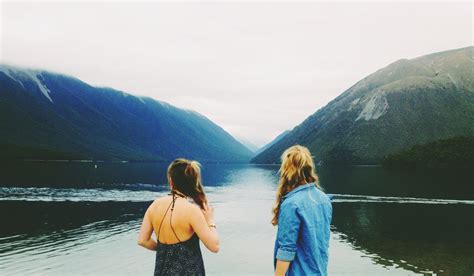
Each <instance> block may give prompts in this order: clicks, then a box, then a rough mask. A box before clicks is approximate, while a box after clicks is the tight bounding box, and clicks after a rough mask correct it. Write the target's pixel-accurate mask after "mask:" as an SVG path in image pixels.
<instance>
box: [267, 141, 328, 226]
mask: <svg viewBox="0 0 474 276" xmlns="http://www.w3.org/2000/svg"><path fill="white" fill-rule="evenodd" d="M279 172H280V181H279V183H278V188H277V196H276V201H275V205H274V207H273V219H272V224H273V225H277V224H278V215H279V214H280V206H281V202H282V199H283V197H284V196H285V195H286V194H288V193H289V192H290V191H291V190H293V189H294V188H296V187H297V186H299V185H302V184H305V183H312V182H315V185H316V187H318V188H319V189H321V187H320V186H319V179H318V176H317V174H316V171H315V166H314V162H313V158H312V156H311V153H310V152H309V150H308V148H306V147H303V146H300V145H295V146H292V147H290V148H288V149H286V150H285V152H283V154H282V155H281V167H280V171H279Z"/></svg>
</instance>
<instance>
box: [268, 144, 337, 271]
mask: <svg viewBox="0 0 474 276" xmlns="http://www.w3.org/2000/svg"><path fill="white" fill-rule="evenodd" d="M281 161H282V163H281V168H280V182H279V185H278V190H277V198H276V202H275V206H274V208H273V219H272V224H273V225H275V226H276V225H277V226H278V232H277V237H276V241H275V253H274V265H275V275H285V274H286V275H327V264H328V248H329V235H330V229H329V228H330V224H331V218H332V206H331V202H330V200H329V198H328V196H327V195H326V194H325V193H324V192H323V191H322V190H321V187H320V185H319V181H318V176H317V175H316V172H315V166H314V162H313V158H312V156H311V153H310V152H309V150H308V149H307V148H306V147H303V146H300V145H296V146H292V147H290V148H288V149H287V150H285V152H284V153H283V155H282V156H281Z"/></svg>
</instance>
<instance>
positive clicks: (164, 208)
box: [149, 196, 197, 244]
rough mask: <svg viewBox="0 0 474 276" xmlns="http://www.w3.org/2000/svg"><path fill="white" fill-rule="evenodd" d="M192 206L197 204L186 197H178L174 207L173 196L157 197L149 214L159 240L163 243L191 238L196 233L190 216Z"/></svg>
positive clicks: (173, 242) (172, 242)
mask: <svg viewBox="0 0 474 276" xmlns="http://www.w3.org/2000/svg"><path fill="white" fill-rule="evenodd" d="M192 208H197V206H194V204H192V203H190V202H188V201H187V200H186V199H185V198H181V197H176V199H175V202H174V207H173V198H172V196H167V197H162V198H158V199H156V200H155V201H154V202H153V204H152V205H151V206H150V208H149V212H150V213H149V215H150V221H151V223H152V225H153V230H154V232H155V235H156V237H157V240H158V241H159V242H160V243H162V244H176V243H179V242H183V241H187V240H189V239H190V238H191V237H192V236H193V234H194V230H193V228H192V226H191V220H190V216H189V214H191V213H192V212H191V211H192ZM160 227H161V228H160Z"/></svg>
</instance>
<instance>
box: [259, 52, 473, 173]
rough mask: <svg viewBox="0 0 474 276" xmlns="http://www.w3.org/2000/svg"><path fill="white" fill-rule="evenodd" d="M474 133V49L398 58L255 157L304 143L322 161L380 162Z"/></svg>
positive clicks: (271, 157)
mask: <svg viewBox="0 0 474 276" xmlns="http://www.w3.org/2000/svg"><path fill="white" fill-rule="evenodd" d="M456 136H466V137H470V136H474V47H467V48H462V49H455V50H450V51H445V52H439V53H434V54H430V55H426V56H422V57H418V58H415V59H411V60H407V59H402V60H398V61H396V62H394V63H392V64H390V65H388V66H387V67H385V68H382V69H380V70H378V71H377V72H375V73H373V74H371V75H369V76H368V77H366V78H364V79H362V80H361V81H359V82H357V83H356V84H355V85H354V86H352V87H350V88H349V89H348V90H346V91H345V92H344V93H342V94H341V95H340V96H338V97H337V98H336V99H334V100H333V101H331V102H329V103H328V104H327V105H326V106H325V107H323V108H321V109H319V110H318V111H317V112H316V113H314V114H313V115H311V116H310V117H308V118H307V119H306V120H305V121H303V122H302V123H301V124H300V125H298V126H297V127H295V128H294V129H293V130H292V131H291V132H290V133H288V134H286V135H285V137H283V139H281V140H279V141H277V142H276V143H274V144H273V145H271V146H269V147H268V148H267V149H266V150H264V151H263V152H261V153H260V154H258V155H257V156H256V157H254V158H253V159H252V162H253V163H278V162H279V158H280V155H281V153H282V152H283V151H284V150H285V148H287V147H289V146H291V145H294V144H302V145H305V146H307V147H309V148H310V150H311V151H312V153H313V155H314V157H315V160H316V161H323V162H328V163H348V164H379V163H380V162H381V161H382V160H383V158H384V157H385V156H387V155H390V154H395V153H397V152H400V151H403V150H406V149H409V148H411V147H412V146H414V145H417V144H426V143H429V142H433V141H436V140H440V139H447V138H452V137H456Z"/></svg>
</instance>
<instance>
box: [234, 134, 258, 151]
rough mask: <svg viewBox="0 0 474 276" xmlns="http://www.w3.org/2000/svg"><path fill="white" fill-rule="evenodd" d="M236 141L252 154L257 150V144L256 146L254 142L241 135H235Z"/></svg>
mask: <svg viewBox="0 0 474 276" xmlns="http://www.w3.org/2000/svg"><path fill="white" fill-rule="evenodd" d="M236 139H237V141H239V142H240V143H241V144H242V145H244V146H245V147H246V148H247V149H249V150H250V151H251V152H252V155H254V153H255V152H256V151H257V149H258V146H256V145H255V144H254V143H252V142H251V141H249V140H248V139H246V138H243V137H236Z"/></svg>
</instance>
